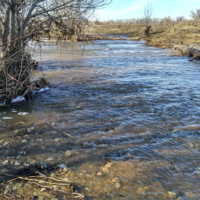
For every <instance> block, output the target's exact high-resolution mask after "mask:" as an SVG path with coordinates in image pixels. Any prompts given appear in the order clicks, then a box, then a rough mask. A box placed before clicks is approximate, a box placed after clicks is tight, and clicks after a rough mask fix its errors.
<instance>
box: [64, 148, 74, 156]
mask: <svg viewBox="0 0 200 200" xmlns="http://www.w3.org/2000/svg"><path fill="white" fill-rule="evenodd" d="M72 154H73V151H70V150H68V151H65V156H66V157H70V156H71V155H72Z"/></svg>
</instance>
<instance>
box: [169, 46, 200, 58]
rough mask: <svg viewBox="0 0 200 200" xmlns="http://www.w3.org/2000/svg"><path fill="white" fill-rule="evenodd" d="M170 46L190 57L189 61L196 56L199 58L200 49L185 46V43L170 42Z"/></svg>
mask: <svg viewBox="0 0 200 200" xmlns="http://www.w3.org/2000/svg"><path fill="white" fill-rule="evenodd" d="M171 48H172V49H174V50H176V51H178V52H180V53H181V54H182V55H185V56H189V57H192V58H191V59H190V61H192V60H193V59H195V58H197V59H200V50H199V49H197V48H195V47H187V46H185V45H176V44H172V45H171Z"/></svg>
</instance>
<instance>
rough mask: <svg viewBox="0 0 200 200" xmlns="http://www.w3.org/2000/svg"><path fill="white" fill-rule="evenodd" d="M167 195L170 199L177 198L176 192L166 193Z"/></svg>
mask: <svg viewBox="0 0 200 200" xmlns="http://www.w3.org/2000/svg"><path fill="white" fill-rule="evenodd" d="M167 194H168V196H169V198H171V199H176V198H177V193H176V192H171V191H168V192H167Z"/></svg>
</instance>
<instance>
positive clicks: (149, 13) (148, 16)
mask: <svg viewBox="0 0 200 200" xmlns="http://www.w3.org/2000/svg"><path fill="white" fill-rule="evenodd" d="M152 18H153V7H152V4H151V3H150V2H149V1H148V3H147V5H145V6H144V23H145V25H146V29H145V31H144V33H145V36H146V37H148V36H149V32H150V29H151V26H150V25H149V24H150V22H151V21H152Z"/></svg>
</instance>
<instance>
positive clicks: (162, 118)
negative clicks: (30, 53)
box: [0, 40, 200, 200]
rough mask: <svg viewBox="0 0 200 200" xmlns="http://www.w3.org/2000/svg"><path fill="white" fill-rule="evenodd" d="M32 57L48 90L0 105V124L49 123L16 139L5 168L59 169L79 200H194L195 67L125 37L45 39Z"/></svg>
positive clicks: (199, 122) (199, 183)
mask: <svg viewBox="0 0 200 200" xmlns="http://www.w3.org/2000/svg"><path fill="white" fill-rule="evenodd" d="M34 59H36V60H37V61H39V62H40V65H39V66H38V70H37V71H34V72H33V78H38V77H41V76H45V77H47V79H48V81H49V82H50V85H49V89H48V90H46V91H44V92H42V93H38V94H37V95H36V97H35V98H34V99H32V100H29V101H26V102H25V103H23V104H16V105H12V106H6V107H0V125H1V126H2V127H5V126H8V125H10V126H12V124H16V123H19V122H21V123H23V124H25V125H26V126H29V125H30V126H31V127H34V124H39V123H44V124H45V123H46V124H49V126H45V128H44V131H43V132H41V134H39V135H37V138H35V136H32V135H30V134H29V135H28V136H26V138H25V139H24V138H20V139H19V141H16V144H15V145H19V146H20V144H22V145H21V146H20V147H18V151H16V152H13V153H12V155H11V157H12V159H15V160H16V162H18V163H19V165H15V163H16V162H13V163H11V162H10V161H9V155H6V157H4V156H2V158H1V160H2V162H4V161H5V160H8V162H6V164H5V166H3V165H2V166H3V167H4V168H3V169H4V171H6V168H7V166H8V164H9V167H10V168H12V167H17V166H20V167H21V168H22V167H23V166H28V165H31V164H34V163H35V162H37V161H43V162H45V163H46V164H47V165H57V164H63V163H64V164H66V165H67V166H68V167H69V171H67V172H66V173H65V174H64V175H63V176H64V177H66V178H69V179H70V180H72V181H73V182H74V183H75V184H76V185H77V186H78V187H79V190H80V192H81V193H82V194H84V195H86V197H87V199H97V200H100V199H119V200H120V199H125V200H132V199H134V200H140V199H141V200H142V199H145V200H146V199H147V200H150V199H158V200H161V199H162V200H164V199H179V200H181V199H187V198H188V199H192V200H198V199H200V189H199V188H200V156H199V155H200V141H199V140H200V101H199V99H200V78H199V75H200V65H199V63H198V62H189V61H188V58H187V57H182V56H174V55H173V53H172V52H171V51H170V50H169V49H157V48H153V47H147V46H145V43H144V41H128V40H127V41H120V40H119V41H117V40H116V41H94V42H93V43H91V42H82V43H75V44H71V43H59V44H58V45H56V44H55V43H53V42H52V43H44V44H43V45H41V47H38V46H36V53H35V54H34ZM1 130H3V129H1ZM28 132H29V131H28ZM29 133H30V132H29ZM2 135H3V136H5V135H6V133H3V132H2ZM64 135H65V136H67V135H70V136H72V137H73V140H71V139H70V138H69V137H65V136H64ZM12 145H13V146H15V145H14V144H12ZM12 145H10V146H9V147H8V149H9V148H10V147H11V146H12ZM5 146H6V145H4V143H2V146H1V147H2V149H3V148H4V147H5ZM25 147H27V148H28V150H27V148H25ZM22 150H23V151H25V152H26V153H25V154H21V156H20V157H19V155H18V154H19V153H18V152H21V151H22Z"/></svg>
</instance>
